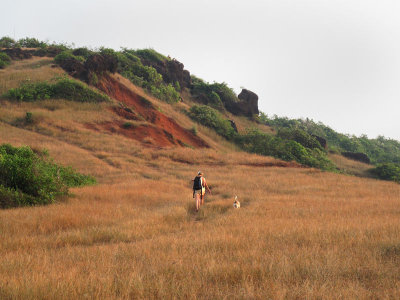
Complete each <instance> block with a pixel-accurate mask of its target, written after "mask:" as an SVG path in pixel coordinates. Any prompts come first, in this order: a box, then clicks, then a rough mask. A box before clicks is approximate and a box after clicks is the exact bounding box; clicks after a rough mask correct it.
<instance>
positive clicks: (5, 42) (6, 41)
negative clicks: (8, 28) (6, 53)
mask: <svg viewBox="0 0 400 300" xmlns="http://www.w3.org/2000/svg"><path fill="white" fill-rule="evenodd" d="M16 46H17V43H16V42H15V40H14V39H12V38H10V37H8V36H4V37H2V38H1V39H0V48H13V47H16Z"/></svg>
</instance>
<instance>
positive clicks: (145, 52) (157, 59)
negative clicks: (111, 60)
mask: <svg viewBox="0 0 400 300" xmlns="http://www.w3.org/2000/svg"><path fill="white" fill-rule="evenodd" d="M134 53H135V55H136V56H138V57H140V58H141V59H144V60H148V61H152V62H154V63H163V62H164V61H166V60H168V58H167V57H166V56H164V55H162V54H161V53H158V52H157V51H155V50H154V49H139V50H136V51H134Z"/></svg>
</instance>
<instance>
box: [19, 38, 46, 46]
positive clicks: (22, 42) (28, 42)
mask: <svg viewBox="0 0 400 300" xmlns="http://www.w3.org/2000/svg"><path fill="white" fill-rule="evenodd" d="M18 45H19V46H20V47H23V48H44V47H46V46H47V44H46V43H45V42H43V41H39V40H38V39H35V38H29V37H26V38H23V39H19V40H18Z"/></svg>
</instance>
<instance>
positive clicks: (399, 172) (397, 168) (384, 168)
mask: <svg viewBox="0 0 400 300" xmlns="http://www.w3.org/2000/svg"><path fill="white" fill-rule="evenodd" d="M369 172H370V173H371V174H372V175H374V176H375V177H377V178H379V179H384V180H391V181H396V182H400V165H398V164H394V163H384V164H379V165H378V166H377V167H375V168H373V169H370V170H369Z"/></svg>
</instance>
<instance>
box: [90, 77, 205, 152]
mask: <svg viewBox="0 0 400 300" xmlns="http://www.w3.org/2000/svg"><path fill="white" fill-rule="evenodd" d="M97 88H99V89H100V90H102V91H103V92H104V93H106V94H107V95H108V96H110V97H111V98H113V99H115V100H118V101H120V102H122V103H124V104H125V105H127V106H129V107H131V108H132V109H133V111H134V113H128V114H127V113H126V112H123V111H122V110H124V109H122V108H121V109H119V108H117V109H116V110H115V112H116V113H117V114H118V115H120V116H123V117H124V118H126V117H128V118H127V119H129V117H132V118H133V117H134V116H135V117H137V115H141V116H142V117H143V118H144V119H145V120H146V121H148V122H150V123H152V124H153V125H154V126H150V125H149V126H147V125H146V126H145V125H141V126H137V127H135V128H129V129H125V128H123V127H122V128H121V127H120V126H119V125H120V124H113V125H112V126H111V127H110V128H109V129H111V128H114V127H115V126H116V127H119V129H118V130H117V129H116V128H114V129H113V130H117V132H119V133H122V134H124V135H125V136H127V137H131V138H134V139H136V140H139V141H143V140H144V139H145V138H146V140H150V139H152V140H153V141H154V144H155V145H158V146H160V147H165V146H172V145H181V146H183V145H189V146H193V147H207V148H208V147H209V146H208V145H207V143H206V142H204V141H203V140H202V139H201V138H199V137H198V136H196V135H194V134H193V133H192V132H191V131H190V130H187V129H185V128H183V127H181V126H180V125H178V124H177V123H176V122H175V120H173V119H171V118H169V117H167V116H166V115H164V114H163V113H161V112H159V111H158V110H156V109H155V108H154V106H153V104H152V103H151V102H150V101H148V100H147V99H145V98H143V97H141V96H139V95H137V94H136V93H135V92H133V91H132V90H131V89H129V88H128V87H126V86H125V85H124V84H122V83H121V82H119V81H117V80H116V79H114V78H113V77H111V76H109V75H105V76H104V77H103V78H102V79H101V80H100V81H99V83H98V84H97ZM103 125H104V124H103ZM103 125H102V126H103ZM108 126H110V125H108ZM113 126H114V127H113ZM103 128H104V129H107V127H103ZM121 130H122V131H121ZM141 130H143V134H142V133H140V131H141ZM167 141H168V142H167ZM145 142H146V141H145Z"/></svg>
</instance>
